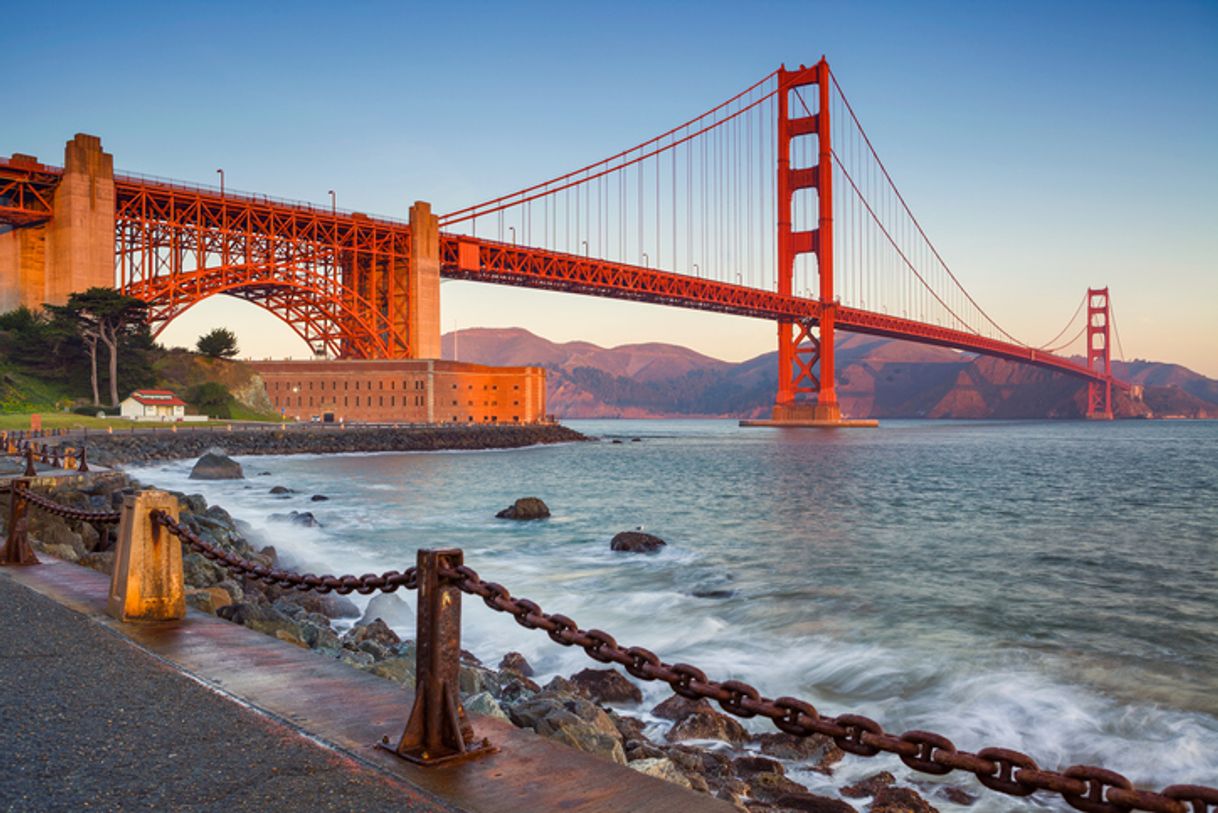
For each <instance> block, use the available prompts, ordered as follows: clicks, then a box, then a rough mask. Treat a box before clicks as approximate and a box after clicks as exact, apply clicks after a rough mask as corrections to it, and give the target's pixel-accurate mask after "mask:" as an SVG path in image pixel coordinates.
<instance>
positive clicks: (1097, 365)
mask: <svg viewBox="0 0 1218 813" xmlns="http://www.w3.org/2000/svg"><path fill="white" fill-rule="evenodd" d="M1110 325H1111V312H1110V310H1109V307H1108V289H1107V288H1088V289H1087V368H1088V369H1089V370H1093V371H1095V372H1101V373H1103V374H1104V381H1102V382H1101V381H1089V382H1088V383H1087V417H1088V418H1089V419H1091V420H1100V421H1110V420H1112V346H1111V342H1110V339H1111V333H1110Z"/></svg>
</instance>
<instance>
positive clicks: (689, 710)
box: [3, 441, 973, 813]
mask: <svg viewBox="0 0 1218 813" xmlns="http://www.w3.org/2000/svg"><path fill="white" fill-rule="evenodd" d="M204 442H205V441H204ZM245 453H248V452H245ZM139 488H141V486H140V484H139V483H137V482H136V481H134V480H132V479H131V478H129V477H126V476H114V475H111V476H108V477H96V478H91V479H90V480H89V481H88V482H80V481H79V480H78V481H76V482H66V481H65V482H64V483H62V484H60V485H57V486H55V487H53V489H52V490H51V492H50V495H49V496H50V497H51V498H52V499H54V500H55V501H56V502H59V503H61V504H65V505H71V506H74V507H79V508H83V509H87V510H91V511H110V510H115V509H117V508H118V507H119V506H121V504H122V499H123V497H124V495H126V494H130V493H133V492H135V491H137V490H139ZM176 496H177V497H178V500H179V505H180V508H181V516H180V521H181V523H182V524H183V525H185V526H186V527H189V528H190V529H191V530H193V531H194V532H195V533H196V534H198V535H199V536H200V537H202V538H203V539H205V540H207V541H209V542H211V543H213V544H215V545H218V546H220V547H222V548H224V549H227V550H231V551H234V552H235V553H237V554H238V555H240V556H242V557H244V558H246V559H249V560H252V561H255V562H260V563H262V564H265V565H266V566H268V567H283V568H287V569H291V568H292V567H293V563H292V562H290V561H282V560H281V559H280V557H279V555H278V554H277V553H276V551H275V550H274V548H272V547H265V546H264V547H257V546H256V545H254V544H251V542H250V541H249V539H248V537H249V536H250V529H249V528H248V527H247V526H245V524H244V523H243V522H241V521H240V520H236V519H234V518H233V517H232V516H230V515H229V514H228V512H227V511H225V510H224V509H223V508H222V507H220V506H218V505H208V504H207V501H206V500H205V499H204V498H203V497H202V496H201V495H198V494H193V495H187V494H180V493H177V494H176ZM3 516H4V517H7V511H5V512H3ZM29 532H30V537H31V541H32V543H33V544H34V547H35V548H36V549H37V550H39V551H42V552H45V553H49V554H51V555H54V556H57V557H59V558H61V559H66V560H68V561H71V562H76V563H78V564H80V565H83V566H85V567H90V568H93V569H95V570H98V571H101V572H103V573H110V572H111V571H112V569H113V564H114V544H115V538H114V535H115V529H114V528H100V529H99V528H97V527H94V526H93V525H91V524H89V523H83V522H78V521H72V520H66V519H63V518H61V517H58V516H54V515H49V514H47V513H45V512H42V511H33V512H31V514H30V528H29ZM183 565H184V571H185V579H186V584H187V601H188V603H189V604H190V605H191V606H192V607H195V608H196V609H199V610H201V611H203V612H207V613H211V614H214V615H217V616H219V617H221V618H224V619H227V620H229V621H231V622H233V623H237V624H243V625H245V626H247V627H249V628H251V629H254V630H257V631H259V632H262V633H264V634H266V635H271V636H273V637H275V638H277V639H279V640H281V641H284V642H285V643H288V644H291V645H294V646H298V647H301V648H305V649H310V650H312V651H314V652H316V653H317V655H318V656H319V657H326V658H333V659H337V660H340V661H342V662H344V663H346V664H348V665H349V666H351V667H352V668H355V669H360V670H362V671H365V672H369V673H371V674H373V675H376V676H378V677H381V678H384V679H386V680H393V681H395V682H398V683H400V684H402V685H404V686H407V687H412V686H413V685H414V681H415V642H414V641H413V640H411V639H409V638H407V639H402V638H401V637H400V636H399V635H398V634H397V633H396V632H395V631H394V630H395V628H396V629H398V630H402V631H403V632H405V631H406V630H411V631H413V626H414V620H413V619H414V616H413V612H412V610H411V607H410V605H409V604H408V603H407V602H406V601H404V600H403V599H402V598H401V597H399V596H398V595H396V594H379V595H377V596H375V597H373V599H372V601H371V602H370V603H369V604H368V606H367V608H366V610H364V611H362V612H361V610H360V608H359V607H358V606H357V605H356V604H355V603H354V602H353V601H351V600H350V599H348V598H346V597H344V596H339V595H336V594H327V595H320V594H315V593H301V592H298V591H296V590H285V589H283V588H279V587H276V586H268V585H265V584H263V583H261V582H258V581H255V580H252V579H248V578H243V577H241V578H235V577H234V576H233V575H232V574H230V573H229V571H227V570H226V569H224V568H223V567H221V566H220V565H218V564H216V563H214V562H212V561H210V560H208V559H206V558H204V557H203V556H201V555H200V554H198V553H193V552H186V551H184V556H183ZM484 654H485V653H484ZM496 657H498V654H496ZM533 678H534V673H533V670H532V668H531V667H530V665H529V664H528V662H527V661H526V660H525V659H524V657H523V656H521V655H520V654H519V653H515V652H509V653H506V654H504V655H503V656H502V659H501V660H500V661H499V662H498V664H497V666H490V665H488V664H486V663H483V662H482V661H481V660H479V658H478V657H476V656H475V655H473V654H471V653H464V654H463V659H462V665H461V675H460V690H461V695H462V699H463V702H464V704H465V707H466V708H467V710H468V711H470V712H471V713H473V714H480V715H487V716H493V717H498V718H500V719H504V720H508V721H510V722H511V723H513V724H514V725H516V726H518V727H521V728H529V729H532V730H533V731H535V732H537V733H538V734H539V735H541V736H545V737H551V738H554V739H557V740H560V741H562V742H564V743H566V744H568V745H570V746H572V747H574V748H578V749H580V750H583V751H587V752H590V753H593V754H596V755H599V756H601V757H603V758H604V759H607V760H610V761H612V762H615V763H618V764H622V765H626V766H628V767H630V768H633V769H635V770H637V771H640V772H641V773H645V774H648V775H651V776H656V777H659V778H661V779H664V780H667V781H670V782H675V783H677V784H679V785H682V786H684V787H687V788H690V789H692V790H694V791H697V792H701V793H707V794H710V795H713V796H716V797H718V798H721V799H725V800H728V801H730V802H732V803H733V804H734V805H735V806H736V808H737V809H738V810H740V811H743V812H744V813H787V812H788V811H802V812H803V813H807V811H815V812H816V813H851V811H857V810H865V811H867V813H931V812H932V811H935V810H936V808H935V807H933V806H932V805H931V804H930V803H929V802H928V801H927V800H926V799H925V798H924V797H923V796H922V795H921V794H920V793H919V792H918V791H917V790H915V789H913V788H908V787H901V786H898V785H897V784H896V783H895V781H894V778H893V776H892V774H890V773H888V772H883V771H881V772H878V773H873V774H871V775H869V776H868V777H867V778H866V779H864V780H862V781H860V782H855V783H853V784H850V785H846V786H844V787H839V788H838V793H839V794H840V797H838V798H834V797H830V796H824V795H819V794H815V793H812V792H810V791H809V790H808V789H807V788H806V787H804V786H803V785H801V784H799V783H798V782H796V781H794V780H793V779H791V778H790V777H789V776H788V771H789V770H792V769H800V770H804V771H815V772H817V773H821V774H824V775H827V776H832V775H833V772H834V769H835V766H836V765H837V764H838V763H839V762H840V761H841V760H842V759H843V757H844V756H845V755H844V754H843V753H842V751H841V750H840V749H839V748H838V747H837V746H836V744H835V743H834V742H833V740H832V739H830V738H827V737H823V736H813V737H807V738H801V737H794V736H791V735H788V734H783V733H779V732H776V731H775V732H772V733H762V734H753V733H750V732H749V731H748V730H747V729H745V727H744V726H742V725H741V724H740V723H739V722H738V721H737V720H736V719H735V718H733V717H731V716H729V715H727V714H724V713H722V712H720V711H717V710H716V709H715V708H713V707H712V706H711V705H709V704H708V703H707V702H706V701H696V702H695V701H691V700H687V699H685V698H682V697H680V696H677V695H673V696H672V697H670V698H668V699H667V700H665V701H663V702H662V703H660V704H658V705H657V706H655V707H654V708H652V709H647V708H644V707H642V700H643V695H642V693H641V692H640V690H639V688H638V686H637V685H635V683H634V682H633V680H632V679H631V678H628V677H627V676H625V675H624V674H622V673H621V672H619V671H617V670H615V669H594V668H588V669H584V670H582V671H580V672H578V673H577V674H574V675H571V676H569V677H562V676H556V677H554V678H552V679H551V680H549V681H548V682H547V683H545V684H544V685H541V684H539V683H538V682H537V681H535V680H534V679H533ZM657 720H659V721H660V722H659V723H657V722H656V721H657ZM930 788H933V790H934V792H935V793H937V794H940V795H942V796H943V797H944V798H945V799H946V800H948V801H950V802H953V803H955V804H964V805H967V804H971V803H972V801H973V798H972V797H971V795H970V794H969V793H967V792H966V791H965V790H963V789H961V788H957V787H954V786H950V785H934V786H927V787H923V790H924V791H928V789H930ZM846 799H850V800H852V801H853V800H855V799H857V800H860V801H859V802H858V803H857V804H860V805H861V804H863V803H865V807H856V806H855V804H851V803H850V802H847V801H846Z"/></svg>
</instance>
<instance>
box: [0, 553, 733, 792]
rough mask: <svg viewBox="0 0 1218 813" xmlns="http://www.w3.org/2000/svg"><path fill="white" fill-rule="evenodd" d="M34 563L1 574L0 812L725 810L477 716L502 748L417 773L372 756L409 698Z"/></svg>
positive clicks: (271, 642)
mask: <svg viewBox="0 0 1218 813" xmlns="http://www.w3.org/2000/svg"><path fill="white" fill-rule="evenodd" d="M42 560H43V564H41V565H37V566H34V567H5V568H0V813H3V812H4V811H6V810H12V811H17V810H20V811H27V810H33V811H40V810H73V811H75V810H146V809H157V810H174V811H178V810H186V811H203V810H216V811H221V810H223V811H243V810H250V811H259V813H267V812H268V811H287V810H301V811H331V810H336V811H337V810H352V811H354V810H360V811H379V810H394V811H399V810H400V811H424V810H425V811H435V810H442V811H447V810H460V811H469V813H546V811H565V812H566V813H676V811H680V813H732V811H733V807H732V806H731V805H730V804H728V803H727V802H724V801H722V800H719V799H713V798H711V797H710V796H707V795H705V794H700V793H694V792H692V791H689V790H685V789H684V788H681V787H680V786H678V785H674V784H672V783H669V782H664V781H662V780H660V779H655V778H653V777H650V776H644V775H642V774H639V773H638V772H636V771H634V770H631V769H630V768H627V767H625V766H623V765H615V764H614V763H612V762H610V761H608V760H606V759H604V758H603V757H600V756H595V755H592V754H588V753H584V752H582V751H576V750H574V749H571V748H569V747H566V746H564V745H562V744H560V743H558V742H555V741H554V740H550V739H546V738H544V737H539V736H537V735H536V734H534V733H533V732H532V731H527V730H522V729H519V728H516V727H515V726H513V725H511V724H510V723H508V722H506V721H503V720H496V719H493V718H488V717H479V716H473V717H471V719H470V722H471V723H472V725H473V728H474V735H475V737H476V738H478V739H481V738H483V737H486V738H488V739H489V740H490V741H491V743H492V744H493V745H494V746H495V747H497V748H498V749H499V750H498V751H497V752H495V753H493V754H490V755H486V756H482V757H480V758H477V759H472V760H469V761H465V762H456V763H446V764H444V765H440V766H432V767H420V766H417V765H413V764H412V763H410V762H407V761H405V760H401V759H398V758H397V757H395V756H393V755H391V754H389V753H387V752H386V751H383V750H380V749H378V748H376V747H374V746H375V744H376V743H377V742H379V741H381V740H382V738H383V737H396V736H398V735H399V734H400V733H401V731H402V727H403V725H404V724H405V718H406V716H407V714H408V711H409V709H410V708H411V707H412V705H413V702H414V695H413V692H411V691H410V690H408V689H405V688H404V687H402V686H400V685H398V684H396V683H393V682H391V681H388V680H383V679H381V678H378V677H375V676H373V675H370V674H367V673H364V672H360V671H358V670H356V669H352V668H350V667H348V666H346V665H344V664H342V663H340V662H338V661H335V660H333V659H330V658H324V657H320V656H319V655H318V654H317V653H315V652H311V651H308V650H304V649H300V648H298V647H295V646H292V645H290V644H285V643H283V642H282V641H279V640H276V639H274V638H271V637H269V636H266V635H262V634H260V633H257V632H254V631H253V630H250V629H247V628H246V627H242V626H240V625H237V624H231V623H229V622H227V621H224V620H222V619H219V618H216V617H215V616H211V615H207V614H204V613H201V612H199V611H197V610H193V609H192V610H188V614H187V618H186V619H184V620H182V621H179V622H166V623H161V624H122V623H119V622H118V621H115V620H114V619H113V618H110V617H109V616H108V615H106V613H105V607H106V594H107V592H108V589H109V579H108V578H107V577H106V576H103V575H102V574H100V573H97V572H95V571H92V570H89V569H87V568H83V567H78V566H76V565H70V564H67V563H65V562H61V561H59V560H57V559H55V558H53V557H50V556H45V555H44V556H42ZM31 590H32V591H34V592H31ZM504 622H505V623H510V620H509V619H504ZM187 676H189V677H187ZM207 686H210V687H216V688H215V691H212V690H209V689H208V688H206V687H207ZM250 709H253V710H254V711H251V710H250ZM306 738H311V739H306ZM312 740H316V741H318V742H321V743H324V744H325V746H328V747H329V748H330V749H333V750H326V748H324V747H321V746H317V745H314V744H313V743H312ZM437 800H443V801H442V802H440V801H437Z"/></svg>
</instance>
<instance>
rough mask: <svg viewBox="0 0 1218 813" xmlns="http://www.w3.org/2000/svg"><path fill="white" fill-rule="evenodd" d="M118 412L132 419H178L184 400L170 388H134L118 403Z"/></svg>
mask: <svg viewBox="0 0 1218 813" xmlns="http://www.w3.org/2000/svg"><path fill="white" fill-rule="evenodd" d="M119 414H120V415H122V416H123V417H124V418H130V419H131V420H133V421H180V420H183V419H184V418H185V417H186V402H185V401H183V400H182V399H181V398H179V397H178V396H177V395H175V394H174V393H173V392H172V391H171V390H136V391H135V392H133V393H131V394H130V395H129V396H127V398H126V400H124V401H123V402H122V403H120V404H119Z"/></svg>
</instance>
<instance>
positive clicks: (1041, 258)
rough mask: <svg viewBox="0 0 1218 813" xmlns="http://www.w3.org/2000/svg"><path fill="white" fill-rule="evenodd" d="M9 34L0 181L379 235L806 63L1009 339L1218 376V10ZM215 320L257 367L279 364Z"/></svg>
mask: <svg viewBox="0 0 1218 813" xmlns="http://www.w3.org/2000/svg"><path fill="white" fill-rule="evenodd" d="M39 5H40V4H22V5H20V6H17V7H13V8H7V9H6V10H5V12H4V19H5V28H6V30H7V31H9V32H23V33H22V34H21V36H16V37H13V36H10V37H7V38H6V40H7V47H6V54H7V59H6V62H7V63H8V65H9V68H8V70H9V72H10V77H9V81H7V82H5V83H4V84H3V85H2V86H0V111H2V112H0V154H9V153H12V152H32V153H35V154H37V155H38V156H40V157H41V158H43V159H44V160H47V161H48V162H52V163H58V162H59V161H60V160H61V158H62V150H63V142H64V141H65V140H67V139H68V138H70V137H71V135H72V134H73V133H75V132H79V131H83V132H90V133H94V134H97V135H100V136H101V137H102V141H103V144H104V145H105V147H106V148H107V149H108V150H109V151H110V152H112V153H113V154H114V156H115V163H116V166H117V167H118V168H119V169H120V170H128V171H135V172H143V173H149V174H155V175H164V176H169V177H173V178H180V179H183V180H187V181H195V182H203V183H213V182H214V181H215V179H216V174H215V170H216V168H217V167H223V168H224V170H225V173H226V180H227V184H228V186H229V187H230V188H234V189H243V190H251V191H257V192H264V193H267V194H272V195H277V196H281V197H288V198H300V199H306V200H312V201H316V202H319V203H325V202H328V196H327V190H329V189H334V190H336V192H337V195H338V202H339V205H340V206H342V207H344V208H355V209H361V210H365V211H368V212H373V213H380V214H389V215H396V216H401V217H404V216H405V213H406V209H407V207H408V206H409V204H410V202H411V201H412V200H415V199H423V200H428V201H431V202H432V204H433V205H434V206H435V208H436V209H437V210H438V211H448V210H451V209H455V208H458V207H460V206H462V205H465V204H467V203H472V202H476V201H478V200H482V199H486V198H489V197H492V196H494V195H496V194H498V193H501V192H507V191H511V190H513V189H516V188H519V187H522V186H524V185H526V184H528V183H530V182H533V181H536V180H540V179H543V178H544V177H548V176H551V175H554V174H557V173H558V172H559V171H562V170H565V169H569V168H574V167H576V166H580V165H583V164H584V163H587V162H589V161H591V160H594V159H597V158H600V157H603V156H605V155H607V154H609V153H611V152H615V151H616V150H618V149H619V148H622V147H625V146H629V145H631V144H634V143H637V142H638V141H641V140H643V139H644V138H645V137H647V136H650V135H653V134H656V133H659V132H661V131H663V130H666V129H667V128H668V127H670V126H672V125H674V124H676V123H678V122H680V121H683V120H684V119H686V118H688V117H689V116H691V115H694V114H697V113H699V112H701V111H703V110H705V109H707V108H709V107H711V106H713V105H714V104H716V103H718V102H719V101H721V100H723V99H724V98H726V97H728V96H729V95H731V94H732V93H734V92H736V91H737V90H739V89H741V88H743V87H744V86H746V85H748V84H750V83H751V82H752V81H754V80H755V79H757V78H759V77H761V76H763V75H764V74H766V73H768V72H769V71H770V70H772V69H773V68H775V67H776V66H777V65H778V64H779V63H780V62H787V63H788V64H794V63H799V62H807V63H811V62H813V61H815V60H816V59H818V58H819V57H820V55H821V54H822V53H824V54H826V55H827V56H828V58H829V60H830V62H831V64H832V65H833V68H834V71H835V73H836V74H837V76H838V77H839V78H840V79H841V81H842V83H843V85H844V87H845V89H846V91H847V92H848V94H849V95H850V98H851V101H852V102H853V103H854V105H855V108H856V110H857V111H858V113H859V115H860V117H861V118H862V120H863V123H864V125H865V126H866V127H867V130H868V132H869V133H870V134H871V136H872V138H873V140H874V141H875V143H876V146H877V148H878V150H879V152H880V154H881V156H882V157H883V158H884V160H885V162H886V163H887V165H888V167H889V169H890V170H891V171H892V172H893V174H894V176H895V177H896V179H897V182H898V184H899V185H900V187H901V189H902V191H903V192H904V194H905V196H906V198H907V199H908V200H909V201H910V203H911V205H912V207H913V209H914V211H915V212H916V213H917V215H918V216H919V218H920V219H921V221H922V223H923V225H924V226H925V227H926V228H927V231H928V232H929V233H930V235H931V236H932V238H933V239H934V240H935V242H936V243H937V245H938V246H939V248H940V250H941V251H942V252H943V253H944V255H945V257H946V258H947V260H948V262H949V263H950V264H951V266H952V267H953V269H955V270H956V273H957V275H958V276H960V277H961V279H962V280H963V281H964V283H965V285H966V286H967V287H968V288H969V290H970V291H971V292H972V293H973V294H974V296H975V297H976V298H977V299H978V301H979V302H981V304H982V305H984V306H986V307H987V309H988V310H989V311H990V312H991V313H992V314H993V315H994V316H995V318H996V319H997V320H998V321H999V322H1000V323H1001V324H1003V325H1004V326H1006V327H1007V328H1008V329H1009V330H1011V332H1012V333H1014V334H1015V335H1017V336H1020V337H1021V338H1025V339H1026V340H1028V341H1030V342H1034V343H1039V342H1043V341H1045V340H1047V339H1048V338H1050V337H1051V336H1052V335H1053V334H1054V333H1056V332H1057V330H1058V328H1059V327H1060V326H1061V324H1063V323H1064V322H1065V320H1066V319H1067V317H1069V315H1070V313H1071V312H1072V311H1073V309H1074V306H1075V304H1076V303H1077V301H1078V299H1079V297H1080V296H1081V294H1082V292H1083V290H1084V289H1085V288H1086V287H1087V286H1088V285H1102V284H1108V285H1110V286H1111V287H1112V297H1113V302H1114V305H1115V307H1116V312H1117V319H1118V325H1119V328H1120V332H1121V338H1122V341H1123V345H1124V348H1125V351H1126V355H1127V356H1129V357H1142V358H1153V359H1159V360H1170V361H1177V362H1180V363H1183V364H1186V365H1187V366H1190V367H1192V368H1194V369H1197V370H1198V371H1201V372H1205V373H1207V374H1209V375H1218V261H1216V259H1215V258H1216V257H1218V92H1216V91H1215V88H1216V87H1218V3H1213V2H1202V3H1183V2H1163V3H1125V2H1104V3H1041V2H1019V3H916V4H905V3H870V4H861V3H846V2H841V3H821V2H803V3H740V2H735V3H714V2H699V3H688V4H685V3H674V4H667V5H664V6H662V7H656V5H655V4H642V3H639V4H634V3H613V4H578V3H552V4H550V3H516V4H509V3H499V4H495V3H471V4H458V3H449V4H426V5H423V4H419V5H414V4H404V3H374V2H363V3H360V2H352V3H346V4H336V3H324V4H323V3H293V4H265V5H262V6H258V7H254V6H252V4H247V3H224V2H210V3H173V4H163V3H122V2H115V3H87V4H86V3H62V2H61V3H54V4H41V6H42V7H38V6H39ZM442 290H443V299H444V301H443V322H444V327H445V329H446V330H448V329H451V328H452V327H454V326H460V327H470V326H475V325H519V326H522V327H526V328H528V329H530V330H532V331H534V332H536V333H539V334H541V335H543V336H546V337H548V338H551V339H555V340H570V339H577V338H579V339H588V340H591V341H595V342H598V343H601V344H620V343H627V342H640V341H653V340H654V341H672V342H677V343H681V344H685V345H688V346H691V347H694V348H695V349H698V350H701V351H703V352H706V353H708V354H710V355H715V356H718V357H721V358H729V359H742V358H746V357H749V356H753V355H756V354H758V353H762V352H766V351H768V350H770V349H772V347H773V340H774V328H773V326H772V325H770V324H768V323H764V322H754V321H750V320H745V319H739V318H733V317H724V316H716V315H709V314H701V313H695V312H685V311H677V310H672V309H662V308H658V307H652V306H646V305H636V304H627V303H620V302H612V301H602V300H595V299H589V298H583V297H576V296H570V295H558V294H545V293H539V292H532V291H526V290H516V289H508V288H500V287H494V286H479V285H475V284H471V283H455V282H454V283H446V284H445V285H444V286H443V289H442ZM246 308H250V309H253V306H249V305H245V304H244V303H242V304H234V301H233V300H227V299H224V300H220V299H217V300H212V301H209V302H207V303H204V304H202V305H200V306H198V307H196V308H195V309H194V310H192V311H191V312H189V313H188V314H187V315H185V316H183V317H182V318H180V319H179V320H178V321H177V322H175V323H174V325H172V326H171V327H170V329H169V330H168V331H167V332H166V334H165V339H166V340H167V341H169V342H171V343H180V344H189V343H192V342H193V339H194V337H196V336H197V335H198V334H199V333H201V332H203V331H204V330H206V329H207V328H209V327H210V326H212V325H214V324H217V323H222V322H228V323H230V324H231V325H232V326H233V327H235V328H236V329H237V330H238V333H239V335H240V338H241V341H242V346H243V349H244V350H245V351H246V352H248V353H250V354H252V355H256V356H279V355H284V354H285V353H300V352H303V351H304V347H303V345H302V344H301V343H299V341H298V340H296V339H295V337H294V335H293V334H291V333H290V331H288V329H287V328H286V327H285V326H283V325H281V324H279V323H278V322H276V321H275V320H274V319H273V318H272V317H269V316H267V315H265V314H263V313H262V312H260V311H257V310H256V309H253V310H251V311H250V312H247V311H246V310H245V309H246Z"/></svg>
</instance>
